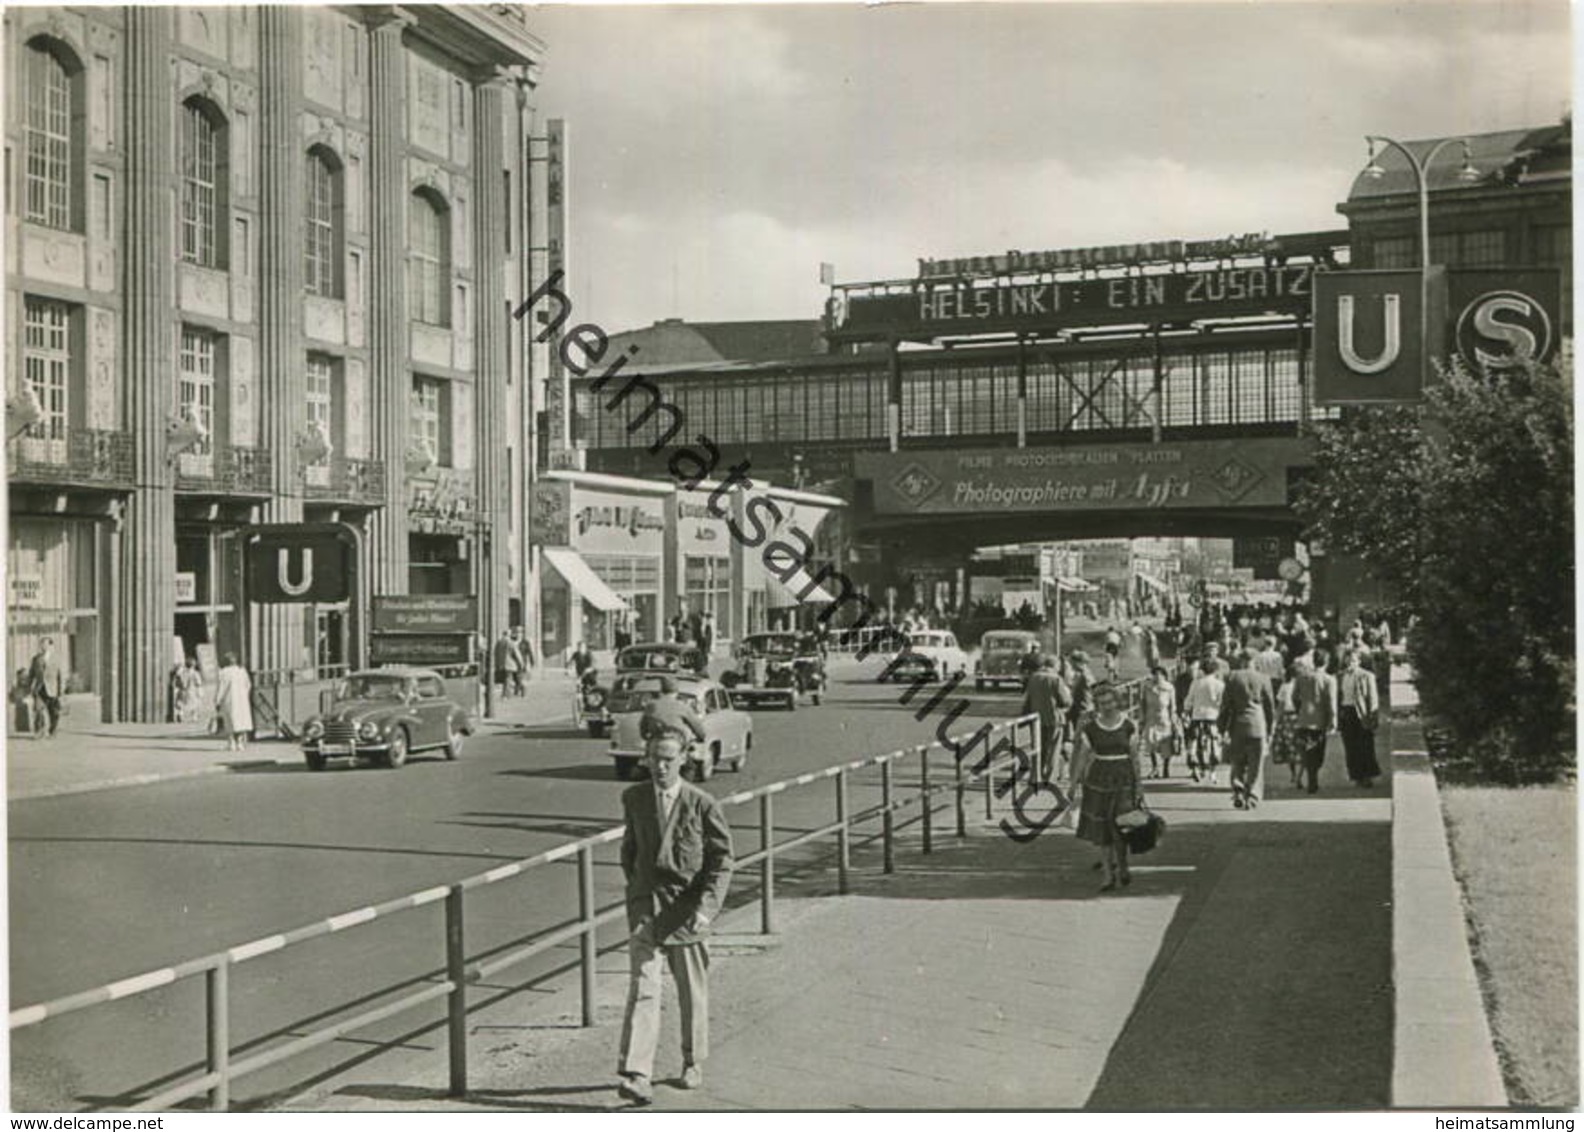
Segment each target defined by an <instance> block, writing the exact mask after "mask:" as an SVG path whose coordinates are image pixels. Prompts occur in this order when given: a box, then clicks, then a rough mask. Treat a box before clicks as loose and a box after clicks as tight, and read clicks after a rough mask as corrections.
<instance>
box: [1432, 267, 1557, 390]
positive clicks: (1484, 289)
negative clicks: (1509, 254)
mask: <svg viewBox="0 0 1584 1132" xmlns="http://www.w3.org/2000/svg"><path fill="white" fill-rule="evenodd" d="M1449 286H1450V289H1451V295H1450V298H1451V303H1452V306H1451V309H1452V310H1453V311H1455V312H1457V317H1456V320H1455V321H1454V323H1453V329H1452V335H1453V338H1452V340H1453V344H1454V346H1455V347H1456V349H1457V352H1458V353H1459V354H1461V355H1462V356H1463V361H1464V362H1465V363H1466V364H1467V365H1468V367H1469V368H1470V369H1471V370H1473V371H1474V372H1475V373H1478V372H1480V371H1481V370H1482V369H1483V370H1499V369H1506V368H1509V367H1512V366H1518V365H1523V364H1524V363H1526V362H1544V361H1547V360H1549V359H1550V358H1551V356H1552V355H1553V354H1555V353H1556V349H1557V344H1558V342H1559V341H1560V339H1561V337H1562V329H1561V328H1562V321H1561V316H1562V277H1561V275H1560V273H1558V272H1556V271H1544V270H1542V271H1507V270H1500V269H1498V270H1478V271H1476V270H1469V269H1464V268H1460V269H1458V270H1455V271H1453V272H1451V273H1450V283H1449Z"/></svg>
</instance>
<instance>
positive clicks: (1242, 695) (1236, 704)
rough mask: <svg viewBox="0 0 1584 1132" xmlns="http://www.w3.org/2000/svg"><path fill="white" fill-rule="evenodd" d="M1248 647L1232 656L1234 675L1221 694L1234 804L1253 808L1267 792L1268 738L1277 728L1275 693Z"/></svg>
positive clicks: (1221, 721) (1228, 680)
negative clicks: (1262, 774)
mask: <svg viewBox="0 0 1584 1132" xmlns="http://www.w3.org/2000/svg"><path fill="white" fill-rule="evenodd" d="M1252 660H1253V654H1252V653H1250V652H1249V651H1248V650H1247V649H1244V650H1243V651H1242V652H1239V653H1236V654H1234V656H1233V664H1234V668H1233V671H1232V675H1230V676H1228V677H1227V679H1226V691H1225V692H1224V693H1223V695H1222V697H1221V719H1220V723H1221V730H1222V731H1223V732H1224V733H1225V734H1226V736H1227V758H1228V761H1230V762H1231V764H1232V804H1233V805H1234V806H1236V807H1237V808H1238V809H1240V810H1241V809H1244V808H1245V807H1246V808H1248V809H1250V810H1252V809H1253V808H1254V807H1255V806H1257V805H1259V803H1260V799H1261V798H1262V797H1264V795H1265V784H1264V782H1262V781H1261V780H1260V770H1261V768H1262V767H1263V765H1264V762H1265V741H1266V738H1267V737H1268V736H1269V735H1271V734H1272V733H1273V732H1274V731H1275V730H1276V693H1275V691H1274V690H1273V689H1272V688H1271V682H1270V681H1269V680H1267V679H1266V678H1265V675H1264V674H1263V673H1261V672H1258V671H1256V670H1255V669H1254V668H1253V667H1251V664H1250V662H1251V661H1252Z"/></svg>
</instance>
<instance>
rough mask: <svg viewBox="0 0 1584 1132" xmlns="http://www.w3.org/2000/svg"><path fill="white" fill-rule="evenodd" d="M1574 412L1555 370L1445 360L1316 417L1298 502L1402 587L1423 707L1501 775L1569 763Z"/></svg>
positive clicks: (1548, 772)
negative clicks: (1416, 391) (1383, 396)
mask: <svg viewBox="0 0 1584 1132" xmlns="http://www.w3.org/2000/svg"><path fill="white" fill-rule="evenodd" d="M1572 410H1573V405H1572V390H1571V388H1570V383H1569V381H1568V379H1567V377H1566V376H1565V375H1564V374H1563V373H1562V372H1560V371H1558V370H1557V369H1554V368H1551V367H1545V366H1535V367H1527V368H1524V369H1515V370H1506V371H1502V372H1499V373H1491V374H1479V375H1475V374H1472V373H1470V372H1469V371H1468V370H1466V369H1464V368H1462V367H1461V366H1455V367H1454V368H1452V369H1450V370H1447V371H1445V372H1444V373H1443V374H1442V378H1441V380H1440V381H1439V382H1438V383H1437V384H1436V386H1435V387H1434V388H1433V389H1432V390H1431V391H1430V394H1429V396H1428V397H1427V399H1426V403H1425V404H1424V405H1423V406H1420V407H1390V408H1388V407H1380V408H1365V409H1358V410H1355V411H1351V412H1349V413H1348V414H1347V416H1346V417H1345V418H1344V419H1343V420H1341V421H1340V422H1336V423H1334V424H1327V425H1324V426H1322V428H1321V430H1320V436H1319V453H1318V457H1317V461H1316V463H1317V467H1316V470H1315V473H1314V474H1313V475H1312V476H1311V477H1310V478H1309V479H1308V480H1306V481H1305V484H1304V487H1303V489H1302V491H1301V493H1300V498H1299V500H1298V509H1299V513H1300V515H1302V516H1303V518H1304V519H1305V521H1306V522H1307V523H1308V524H1309V527H1310V530H1311V533H1312V535H1314V536H1316V537H1319V538H1322V539H1324V540H1325V541H1326V543H1327V545H1328V546H1330V547H1334V548H1335V549H1337V550H1340V551H1344V552H1347V553H1351V554H1356V555H1357V556H1359V557H1360V558H1361V559H1363V560H1364V562H1365V563H1366V564H1367V565H1368V566H1369V568H1370V570H1371V572H1372V573H1373V574H1375V576H1376V577H1378V578H1380V579H1381V580H1382V581H1384V582H1386V583H1387V584H1388V585H1390V586H1391V587H1392V588H1393V589H1394V590H1395V591H1396V593H1397V594H1398V595H1399V597H1400V599H1401V601H1402V603H1403V606H1404V607H1405V609H1406V611H1407V612H1408V613H1410V614H1411V615H1412V616H1413V617H1414V618H1415V620H1414V623H1413V628H1412V630H1411V631H1410V633H1409V638H1408V648H1409V655H1410V659H1411V660H1412V662H1413V664H1414V668H1415V670H1416V674H1417V680H1418V686H1419V695H1420V700H1421V703H1422V704H1423V706H1424V707H1425V709H1426V710H1427V711H1428V712H1429V713H1430V714H1431V715H1432V716H1434V717H1435V718H1436V719H1437V720H1439V721H1440V722H1442V723H1443V724H1444V725H1445V726H1446V727H1447V728H1448V729H1449V730H1450V731H1451V733H1452V737H1453V741H1454V743H1455V745H1456V747H1457V749H1458V750H1459V751H1461V752H1463V753H1465V754H1468V755H1470V756H1472V757H1473V758H1474V759H1475V760H1476V761H1477V762H1478V764H1479V765H1480V766H1481V768H1482V769H1483V770H1484V771H1485V772H1486V773H1487V774H1488V775H1490V776H1491V777H1494V778H1497V779H1501V780H1505V781H1521V780H1530V779H1536V778H1546V777H1550V776H1553V775H1555V774H1556V773H1557V772H1559V771H1561V770H1562V769H1564V768H1565V767H1571V766H1573V765H1574V763H1575V751H1574V739H1573V728H1574V722H1573V713H1574V696H1573V690H1574V675H1575V673H1574V669H1575V645H1574V641H1575V616H1574V607H1573V599H1574V556H1573V523H1574V520H1573V412H1572Z"/></svg>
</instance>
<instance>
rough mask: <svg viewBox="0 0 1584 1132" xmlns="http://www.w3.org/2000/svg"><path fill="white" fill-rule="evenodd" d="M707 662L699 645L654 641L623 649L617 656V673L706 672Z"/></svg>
mask: <svg viewBox="0 0 1584 1132" xmlns="http://www.w3.org/2000/svg"><path fill="white" fill-rule="evenodd" d="M706 661H707V658H706V657H705V656H704V650H703V649H701V648H699V647H698V646H697V645H684V644H678V643H676V642H674V641H654V642H651V643H649V644H644V645H628V646H627V647H626V648H624V649H622V650H621V652H619V653H617V654H616V671H617V672H669V673H673V674H683V673H688V672H704V671H705V670H706Z"/></svg>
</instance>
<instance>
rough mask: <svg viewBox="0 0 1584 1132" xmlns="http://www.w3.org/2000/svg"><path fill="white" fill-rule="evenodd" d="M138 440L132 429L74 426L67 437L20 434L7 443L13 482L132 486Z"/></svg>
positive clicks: (7, 464) (7, 466) (8, 466)
mask: <svg viewBox="0 0 1584 1132" xmlns="http://www.w3.org/2000/svg"><path fill="white" fill-rule="evenodd" d="M134 444H135V441H134V440H133V437H132V434H131V433H129V432H112V431H110V430H109V429H102V428H73V429H68V430H67V431H66V437H65V439H64V440H41V439H36V438H34V437H30V436H20V437H17V438H16V439H15V440H13V441H11V442H10V444H9V445H8V453H7V458H6V475H7V477H8V478H9V479H10V480H11V482H12V483H38V484H61V485H71V484H82V485H85V486H90V487H130V486H132V484H133V482H134V481H135V480H136V478H137V476H136V468H135V461H136V449H135V447H134Z"/></svg>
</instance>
